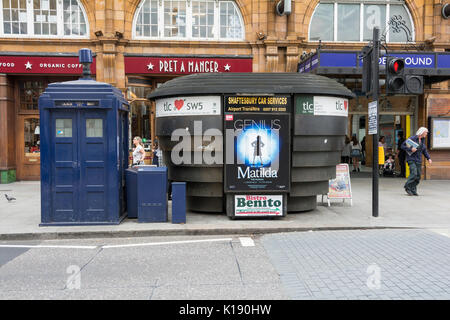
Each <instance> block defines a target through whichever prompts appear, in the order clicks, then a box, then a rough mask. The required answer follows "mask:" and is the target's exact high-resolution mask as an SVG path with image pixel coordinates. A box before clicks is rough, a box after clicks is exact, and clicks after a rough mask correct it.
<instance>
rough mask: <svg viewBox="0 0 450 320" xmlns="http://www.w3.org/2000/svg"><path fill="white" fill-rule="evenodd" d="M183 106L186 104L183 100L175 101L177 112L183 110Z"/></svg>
mask: <svg viewBox="0 0 450 320" xmlns="http://www.w3.org/2000/svg"><path fill="white" fill-rule="evenodd" d="M183 104H184V101H183V100H175V108H177V110H180V109H181V108H183Z"/></svg>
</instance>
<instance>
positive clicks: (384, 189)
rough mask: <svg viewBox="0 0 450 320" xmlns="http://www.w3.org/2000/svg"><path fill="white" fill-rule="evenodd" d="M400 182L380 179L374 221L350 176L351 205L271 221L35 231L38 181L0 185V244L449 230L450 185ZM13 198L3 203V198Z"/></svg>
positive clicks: (127, 223) (193, 217) (198, 217)
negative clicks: (407, 186)
mask: <svg viewBox="0 0 450 320" xmlns="http://www.w3.org/2000/svg"><path fill="white" fill-rule="evenodd" d="M404 182H405V180H404V179H401V178H380V180H379V199H380V202H379V217H372V204H371V201H372V180H371V178H368V177H367V174H366V175H362V177H358V175H355V176H354V177H352V180H351V185H352V196H353V205H352V206H350V202H349V201H346V202H342V201H340V200H331V206H330V207H328V205H327V203H326V201H325V203H324V204H322V203H321V196H320V195H319V196H318V197H317V201H318V206H317V208H316V209H315V210H312V211H308V212H302V213H291V214H288V215H287V216H286V217H284V218H277V219H246V220H230V219H229V218H228V217H227V216H226V215H225V214H224V213H221V214H214V213H209V214H205V213H195V212H187V213H186V215H187V222H186V224H172V223H171V222H170V219H171V204H170V203H169V221H168V222H165V223H138V222H137V220H136V219H125V220H124V221H123V222H122V223H121V224H119V225H112V226H64V227H61V226H50V227H40V226H39V223H40V219H41V211H40V210H41V209H40V201H41V200H40V182H39V181H21V182H14V183H10V184H1V185H0V219H1V223H0V240H32V239H39V240H46V239H71V238H105V237H139V236H142V237H144V236H163V235H208V234H210V235H217V234H262V233H275V232H290V231H307V230H334V229H371V228H427V229H435V230H437V231H440V232H441V233H446V232H447V233H448V230H449V229H450V198H449V196H448V190H450V180H424V181H421V183H420V185H419V187H418V192H419V194H420V196H418V197H411V196H407V195H406V193H405V192H404V190H403V184H404ZM5 193H6V194H8V195H9V196H13V197H15V198H16V200H15V201H12V202H8V201H7V200H6V198H5V197H4V195H3V194H5Z"/></svg>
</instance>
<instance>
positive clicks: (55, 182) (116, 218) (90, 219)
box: [39, 49, 129, 226]
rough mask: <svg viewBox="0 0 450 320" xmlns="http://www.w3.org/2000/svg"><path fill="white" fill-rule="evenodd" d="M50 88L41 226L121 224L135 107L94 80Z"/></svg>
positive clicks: (43, 107)
mask: <svg viewBox="0 0 450 320" xmlns="http://www.w3.org/2000/svg"><path fill="white" fill-rule="evenodd" d="M79 55H80V63H82V64H83V77H82V78H80V79H79V80H75V81H67V82H60V83H52V84H49V86H48V88H47V89H46V90H45V92H44V93H43V94H42V95H41V96H40V98H39V112H40V122H41V136H40V139H41V140H40V141H41V142H40V145H41V224H40V225H41V226H51V225H57V226H61V225H99V224H119V223H120V222H121V221H122V220H123V218H125V215H126V196H125V190H124V189H125V170H126V169H127V167H128V113H129V104H128V102H127V101H126V100H125V98H124V97H123V95H122V92H121V91H120V90H119V89H117V88H115V87H113V86H111V85H110V84H107V83H102V82H97V81H94V80H92V79H91V78H90V63H91V62H92V53H91V51H90V50H89V49H81V50H80V52H79Z"/></svg>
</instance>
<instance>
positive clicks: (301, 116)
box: [148, 73, 354, 217]
mask: <svg viewBox="0 0 450 320" xmlns="http://www.w3.org/2000/svg"><path fill="white" fill-rule="evenodd" d="M353 97H354V94H353V93H352V92H351V91H350V90H349V89H347V88H346V87H344V86H343V85H341V84H340V83H338V82H337V81H335V80H332V79H329V78H326V77H322V76H317V75H314V74H300V73H215V74H193V75H188V76H183V77H179V78H176V79H174V80H170V81H168V82H166V83H164V84H163V85H161V86H160V87H159V88H157V89H156V90H155V91H153V92H152V93H151V94H150V95H149V96H148V99H150V100H155V102H156V136H157V137H158V142H159V146H160V148H161V150H162V151H163V159H164V162H165V164H166V166H167V167H168V170H169V179H170V180H171V181H185V182H187V191H186V196H187V209H188V210H190V211H194V212H195V211H198V212H227V214H228V215H229V216H232V217H234V215H233V213H232V212H231V211H233V209H234V208H236V203H237V202H238V200H239V199H237V198H236V197H235V195H236V194H241V195H250V196H251V195H261V194H273V195H274V197H275V198H273V201H274V202H275V201H276V199H277V198H276V197H277V196H278V197H281V198H279V199H280V202H281V201H282V202H283V205H282V207H283V210H282V211H283V215H284V214H285V213H286V212H299V211H308V210H313V209H315V208H316V205H317V195H320V194H326V193H328V180H329V179H333V178H335V176H336V164H338V163H339V162H340V156H341V151H342V149H343V146H344V138H345V134H346V131H347V115H348V99H351V98H353ZM261 126H263V127H265V129H269V131H267V132H272V131H270V129H272V130H273V132H275V133H272V134H271V137H272V138H273V137H274V136H275V137H276V138H277V139H276V140H277V141H279V142H280V143H279V144H277V145H276V146H275V147H274V145H275V144H276V143H275V144H272V143H271V142H270V141H269V140H270V139H271V138H270V137H269V138H268V137H267V136H262V135H260V134H258V133H256V135H254V136H253V137H251V136H250V133H249V132H252V130H250V129H255V128H256V129H258V128H260V127H261ZM232 129H234V131H236V130H237V129H241V132H242V130H244V131H245V132H247V133H249V135H247V137H246V141H248V145H249V146H253V149H252V150H250V151H249V150H247V156H246V155H242V154H241V155H239V145H240V144H239V143H240V142H239V139H240V137H241V136H240V135H239V134H235V133H233V132H234V131H233V130H232ZM275 129H276V130H278V131H276V130H275ZM230 132H231V133H230ZM254 132H256V131H253V133H254ZM255 137H256V138H255ZM249 139H250V140H249ZM252 139H253V140H254V141H251V140H252ZM241 140H242V141H244V140H245V139H244V138H242V139H241ZM272 140H273V139H272ZM229 141H232V142H231V143H229ZM261 141H262V142H261ZM263 141H266V143H265V144H264V143H263ZM273 141H274V140H273ZM252 143H253V144H252ZM269 145H270V146H271V147H272V148H271V150H272V151H273V152H266V151H267V150H268V147H269ZM229 148H231V149H229ZM250 149H251V147H250ZM230 150H231V151H230ZM172 151H173V152H172ZM265 152H266V155H264V153H265ZM277 152H278V154H277ZM268 153H271V154H272V155H273V154H275V156H276V160H275V162H277V161H278V163H277V164H278V166H277V170H273V168H272V167H273V162H274V158H273V157H272V158H270V155H268ZM264 157H265V158H264ZM239 160H241V161H240V162H239ZM271 162H272V165H271V164H270V163H271ZM235 163H241V165H238V164H235ZM268 163H269V164H268ZM255 167H259V168H257V169H258V170H254V169H255ZM278 167H279V170H278ZM236 178H239V179H242V180H244V181H241V180H240V181H236ZM248 199H251V197H250V198H248ZM255 199H256V198H255ZM244 200H245V199H244ZM244 200H242V202H244ZM239 201H241V200H239ZM236 216H237V214H236ZM244 216H245V215H244ZM254 216H258V214H255V215H254Z"/></svg>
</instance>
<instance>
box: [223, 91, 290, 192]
mask: <svg viewBox="0 0 450 320" xmlns="http://www.w3.org/2000/svg"><path fill="white" fill-rule="evenodd" d="M290 109H291V97H290V96H225V103H224V113H225V125H224V128H225V130H226V137H225V143H226V145H225V147H226V161H225V192H242V191H255V192H261V191H272V192H273V191H277V192H288V191H289V186H290V183H289V182H290V136H289V133H290V114H289V112H290Z"/></svg>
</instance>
